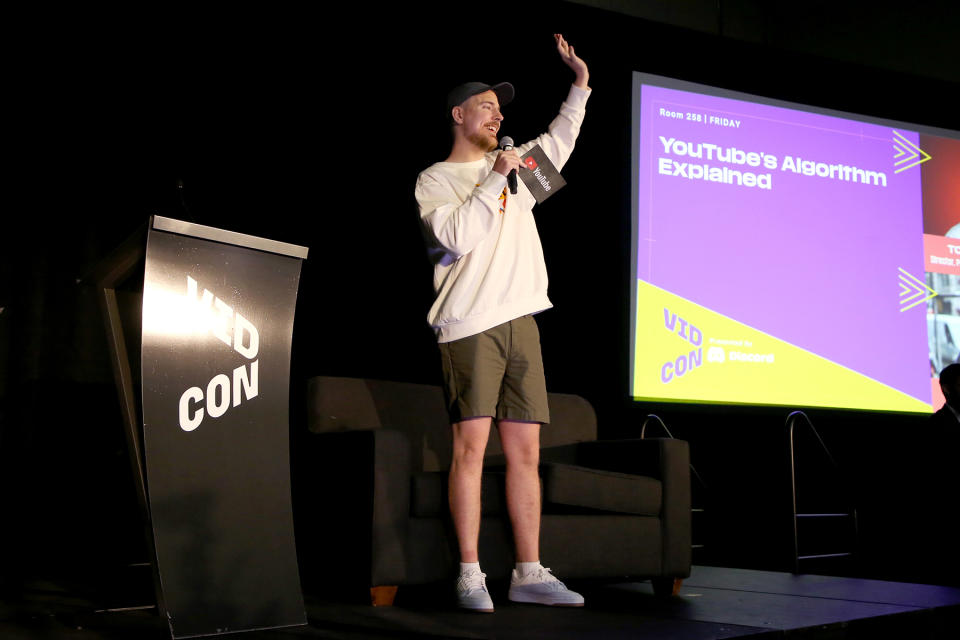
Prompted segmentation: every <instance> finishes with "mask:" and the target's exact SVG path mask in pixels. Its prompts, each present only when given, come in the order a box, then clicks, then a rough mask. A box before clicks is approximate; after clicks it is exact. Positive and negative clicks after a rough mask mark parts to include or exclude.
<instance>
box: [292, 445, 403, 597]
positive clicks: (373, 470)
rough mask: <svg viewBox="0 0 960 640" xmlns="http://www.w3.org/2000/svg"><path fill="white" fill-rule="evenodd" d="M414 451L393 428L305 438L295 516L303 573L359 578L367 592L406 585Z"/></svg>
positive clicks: (297, 462)
mask: <svg viewBox="0 0 960 640" xmlns="http://www.w3.org/2000/svg"><path fill="white" fill-rule="evenodd" d="M410 446H411V445H410V442H409V439H408V438H407V436H406V435H405V434H403V433H402V432H400V431H394V430H390V429H372V430H356V431H338V432H327V433H310V434H308V435H307V436H306V437H304V438H303V442H302V446H301V447H300V448H299V450H298V451H296V452H295V454H294V460H295V466H294V468H295V483H294V487H295V489H294V515H295V520H296V522H297V525H298V526H297V541H298V543H299V544H298V547H299V549H300V555H301V558H302V564H304V565H308V566H306V567H304V573H305V574H327V575H330V576H337V577H338V579H340V578H341V577H343V576H356V577H357V579H358V580H362V581H364V582H367V584H366V585H365V586H368V587H369V586H371V585H382V584H399V583H401V582H403V581H404V578H405V577H406V569H407V567H406V555H405V549H406V546H407V520H408V518H409V515H410V476H411V472H412V469H411V462H410V461H411V452H410ZM365 566H366V567H369V575H368V576H364V567H365ZM321 577H322V576H321Z"/></svg>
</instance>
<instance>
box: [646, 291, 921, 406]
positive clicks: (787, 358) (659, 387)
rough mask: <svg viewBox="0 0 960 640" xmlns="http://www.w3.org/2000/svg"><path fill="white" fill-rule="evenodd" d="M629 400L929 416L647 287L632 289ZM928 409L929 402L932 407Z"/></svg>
mask: <svg viewBox="0 0 960 640" xmlns="http://www.w3.org/2000/svg"><path fill="white" fill-rule="evenodd" d="M637 308H638V309H639V310H640V312H639V313H638V314H637V326H636V352H635V353H634V377H633V396H634V398H635V399H636V400H670V401H678V402H711V403H743V404H758V402H757V401H756V398H758V397H759V398H764V401H763V402H762V404H770V405H786V406H791V407H809V406H814V407H837V408H851V409H853V408H860V407H872V408H875V409H877V410H880V411H908V412H918V413H930V412H931V411H932V410H933V408H932V406H931V404H930V403H928V402H923V401H921V400H918V399H916V398H914V397H912V396H909V395H907V394H905V393H903V392H902V391H898V390H896V389H894V388H892V387H890V386H888V385H885V384H883V383H881V382H877V381H876V380H873V379H871V378H868V377H867V376H865V375H863V374H860V373H857V372H856V371H853V370H851V369H848V368H846V367H844V366H841V365H839V364H836V363H835V362H831V361H830V360H827V359H826V358H822V357H820V356H818V355H815V354H813V353H810V352H809V351H806V350H804V349H801V348H800V347H796V346H794V345H792V344H789V343H787V342H784V341H782V340H778V339H777V338H774V337H772V336H770V335H767V334H766V333H763V332H762V331H758V330H757V329H754V328H752V327H749V326H747V325H745V324H742V323H740V322H737V321H735V320H731V319H730V318H728V317H726V316H723V315H720V314H719V313H716V312H713V311H710V310H708V309H704V308H703V307H701V306H699V305H696V304H694V303H692V302H690V301H688V300H685V299H683V298H681V297H679V296H676V295H673V294H672V293H668V292H667V291H664V290H663V289H660V288H658V287H655V286H653V285H651V284H649V283H646V282H638V283H637ZM931 402H932V400H931Z"/></svg>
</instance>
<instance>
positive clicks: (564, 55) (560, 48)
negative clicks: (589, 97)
mask: <svg viewBox="0 0 960 640" xmlns="http://www.w3.org/2000/svg"><path fill="white" fill-rule="evenodd" d="M553 38H554V40H556V41H557V52H559V53H560V59H561V60H563V62H564V64H566V65H567V66H568V67H570V68H571V69H572V70H573V72H574V73H575V74H576V76H577V78H576V80H574V81H573V84H575V85H577V86H578V87H580V88H581V89H588V88H589V87H588V85H587V82H588V81H589V80H590V72H589V70H588V69H587V63H586V62H584V61H583V60H582V59H581V58H580V57H578V56H577V54H576V53H575V52H574V50H573V46H572V45H570V43H568V42H567V41H566V40H564V39H563V35H562V34H559V33H555V34H553Z"/></svg>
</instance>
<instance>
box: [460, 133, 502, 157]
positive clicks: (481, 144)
mask: <svg viewBox="0 0 960 640" xmlns="http://www.w3.org/2000/svg"><path fill="white" fill-rule="evenodd" d="M467 140H469V141H470V142H471V143H472V144H473V146H475V147H477V148H478V149H480V150H481V151H483V152H484V153H486V152H488V151H493V150H494V149H496V148H497V141H496V139H492V138H489V137H487V136H486V135H485V134H483V133H480V132H477V133H471V134H470V135H469V136H467Z"/></svg>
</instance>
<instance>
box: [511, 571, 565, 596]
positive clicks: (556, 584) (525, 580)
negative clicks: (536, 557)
mask: <svg viewBox="0 0 960 640" xmlns="http://www.w3.org/2000/svg"><path fill="white" fill-rule="evenodd" d="M534 577H536V580H534V579H533V578H534ZM538 583H539V584H543V585H546V586H547V588H549V589H551V590H552V591H564V590H566V588H567V585H565V584H563V583H562V582H560V580H558V579H557V577H556V576H554V575H553V573H551V571H550V569H549V568H548V567H540V568H539V569H537V570H536V571H535V572H534V573H528V574H527V575H525V576H522V577H521V578H520V583H519V584H538Z"/></svg>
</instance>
